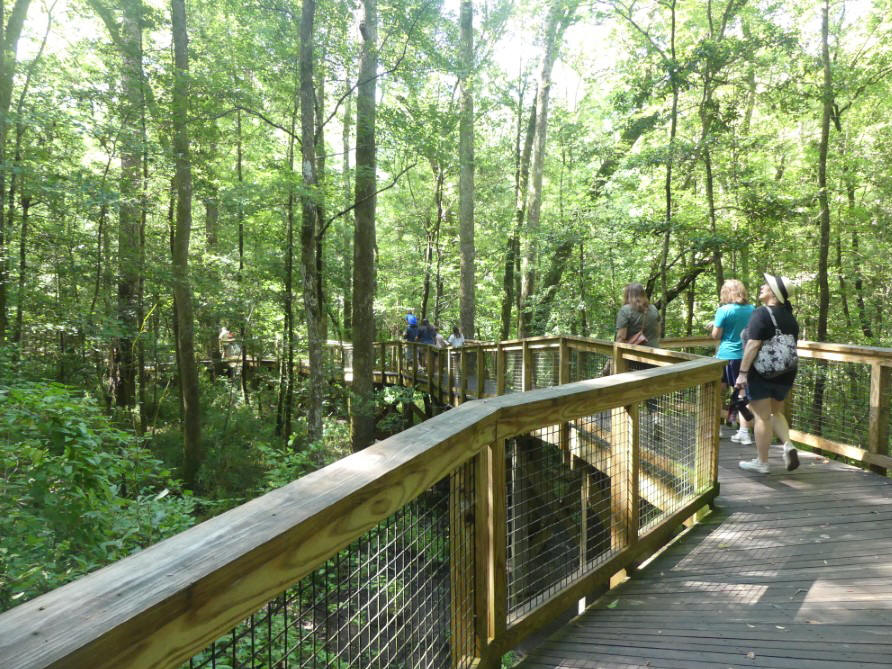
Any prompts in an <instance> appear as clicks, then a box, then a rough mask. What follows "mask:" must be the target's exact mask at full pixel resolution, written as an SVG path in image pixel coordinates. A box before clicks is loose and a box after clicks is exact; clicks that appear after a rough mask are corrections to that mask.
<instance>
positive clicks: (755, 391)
mask: <svg viewBox="0 0 892 669" xmlns="http://www.w3.org/2000/svg"><path fill="white" fill-rule="evenodd" d="M792 387H793V385H792V384H787V383H777V382H775V381H774V380H772V379H766V378H764V377H763V376H761V375H760V374H758V373H756V372H754V371H750V373H749V378H748V379H747V385H746V398H747V399H748V400H750V401H753V400H764V399H768V398H769V397H770V398H771V399H773V400H777V401H778V402H783V401H784V400H785V399H786V398H787V395H788V394H789V392H790V388H792Z"/></svg>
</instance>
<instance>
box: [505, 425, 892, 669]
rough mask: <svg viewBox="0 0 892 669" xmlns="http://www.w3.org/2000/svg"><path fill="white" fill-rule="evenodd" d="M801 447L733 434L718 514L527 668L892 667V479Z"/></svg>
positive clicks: (725, 444)
mask: <svg viewBox="0 0 892 669" xmlns="http://www.w3.org/2000/svg"><path fill="white" fill-rule="evenodd" d="M800 454H801V460H802V466H801V467H800V468H799V469H798V470H796V471H795V472H791V473H788V472H786V471H784V468H783V462H782V461H781V449H780V448H779V447H773V448H772V450H771V463H772V466H773V469H772V473H771V474H769V475H767V476H759V475H755V474H749V473H746V472H743V471H742V470H740V469H739V468H738V467H737V461H738V460H741V459H749V458H751V457H753V455H754V447H753V446H740V445H738V444H734V443H732V442H730V441H728V440H722V447H721V451H720V466H719V480H720V482H721V496H720V497H719V498H718V500H717V509H716V511H715V512H714V513H713V514H711V515H710V516H708V517H707V518H706V519H704V521H703V522H702V523H701V524H699V525H696V526H695V527H694V528H693V529H692V530H691V531H690V532H688V533H687V534H686V535H683V536H682V537H681V538H680V539H679V540H678V541H677V542H676V543H674V544H673V545H671V546H670V547H669V548H668V549H667V550H666V551H665V552H664V553H663V554H661V555H659V556H658V557H657V558H656V559H654V560H653V561H652V562H651V563H650V564H648V565H646V566H645V568H643V569H642V570H640V571H639V572H638V573H637V574H636V575H635V576H634V577H633V578H631V579H629V580H627V581H626V582H625V583H623V584H622V585H620V586H619V587H617V588H615V589H613V590H611V591H610V592H609V593H607V594H606V595H605V596H603V597H602V598H601V599H599V600H598V601H597V602H595V603H594V604H593V605H592V607H590V608H589V610H588V611H586V612H585V613H584V614H583V615H582V616H579V617H578V618H575V619H574V620H573V621H571V622H570V623H569V624H568V625H567V626H565V627H564V628H562V629H561V630H560V631H559V632H558V633H557V634H555V635H554V636H552V637H551V638H550V639H549V640H547V641H545V642H544V643H543V644H542V645H541V646H540V647H539V648H537V649H536V650H535V651H532V652H531V653H530V655H529V656H528V657H527V658H526V659H525V660H524V661H523V662H522V663H521V665H520V666H521V667H523V669H545V668H553V669H557V668H561V669H582V668H585V669H590V668H592V669H593V668H597V667H603V668H605V669H606V668H611V669H614V668H620V667H622V668H623V669H626V668H631V667H647V668H655V667H666V668H669V667H677V668H680V669H706V668H707V667H716V668H726V667H734V668H737V667H777V668H793V669H839V668H854V667H863V668H868V669H869V668H872V667H876V668H877V669H879V668H880V667H892V480H889V479H886V478H882V477H880V476H878V475H876V474H872V473H869V472H865V471H863V470H861V469H857V468H855V467H849V466H846V465H843V464H840V463H838V462H834V461H828V460H826V459H825V458H822V457H818V456H815V455H813V454H811V453H803V452H802V451H800Z"/></svg>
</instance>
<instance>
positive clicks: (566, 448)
mask: <svg viewBox="0 0 892 669" xmlns="http://www.w3.org/2000/svg"><path fill="white" fill-rule="evenodd" d="M565 383H570V347H569V346H568V345H567V340H566V338H564V337H561V339H560V348H559V349H558V385H559V386H562V385H564V384H565ZM558 439H559V440H560V447H561V451H562V452H563V453H564V457H565V459H566V461H567V465H569V466H570V468H571V469H572V468H573V456H572V455H571V454H570V423H568V422H563V423H561V426H560V435H559V436H558ZM585 487H586V484H585V483H583V488H585ZM583 508H585V507H583ZM582 515H583V516H585V513H583V514H582ZM583 520H584V518H583ZM584 528H585V527H584V524H583V529H584Z"/></svg>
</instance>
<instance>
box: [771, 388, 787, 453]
mask: <svg viewBox="0 0 892 669" xmlns="http://www.w3.org/2000/svg"><path fill="white" fill-rule="evenodd" d="M771 426H772V428H773V430H774V433H775V434H776V435H777V438H778V439H780V440H781V443H782V444H786V443H787V442H788V441H790V426H789V424H788V423H787V417H786V415H785V414H784V401H783V400H776V399H774V398H772V399H771Z"/></svg>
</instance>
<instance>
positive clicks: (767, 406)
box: [734, 273, 799, 474]
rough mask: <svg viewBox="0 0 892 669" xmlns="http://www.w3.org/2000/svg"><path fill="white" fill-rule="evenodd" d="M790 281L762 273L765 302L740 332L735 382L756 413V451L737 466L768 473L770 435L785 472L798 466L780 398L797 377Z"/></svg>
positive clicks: (796, 328)
mask: <svg viewBox="0 0 892 669" xmlns="http://www.w3.org/2000/svg"><path fill="white" fill-rule="evenodd" d="M792 293H793V282H792V281H790V280H789V279H788V278H786V277H784V276H780V275H776V274H768V273H766V274H765V283H764V284H762V286H761V288H760V289H759V301H760V302H762V304H763V305H764V306H761V307H759V308H758V309H756V310H755V311H754V312H753V315H752V316H751V317H750V320H749V323H747V326H746V330H745V331H744V333H743V338H744V342H745V344H744V349H743V359H742V360H741V362H740V372H739V374H738V375H737V380H736V382H735V384H734V386H735V387H736V388H739V389H745V391H746V397H747V399H748V400H749V406H750V409H751V410H752V412H753V414H754V415H755V423H756V425H755V432H756V452H757V455H756V457H755V458H754V459H752V460H742V461H741V462H740V468H741V469H745V470H747V471H751V472H757V473H759V474H767V473H768V470H769V467H768V447H769V445H770V443H771V433H772V431H774V433H775V434H777V436H778V437H779V438H780V440H781V441H782V442H783V444H784V464H785V465H786V468H787V471H793V470H794V469H796V468H797V467H798V466H799V454H798V453H797V452H796V449H795V448H794V447H793V444H792V442H791V441H790V427H789V425H788V424H787V419H786V417H785V415H784V400H785V399H786V398H787V395H788V394H789V392H790V389H791V388H792V387H793V382H794V381H795V379H796V363H797V358H796V339H797V338H798V337H799V323H797V322H796V318H795V317H794V316H793V307H792V306H791V305H790V295H791V294H792Z"/></svg>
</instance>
